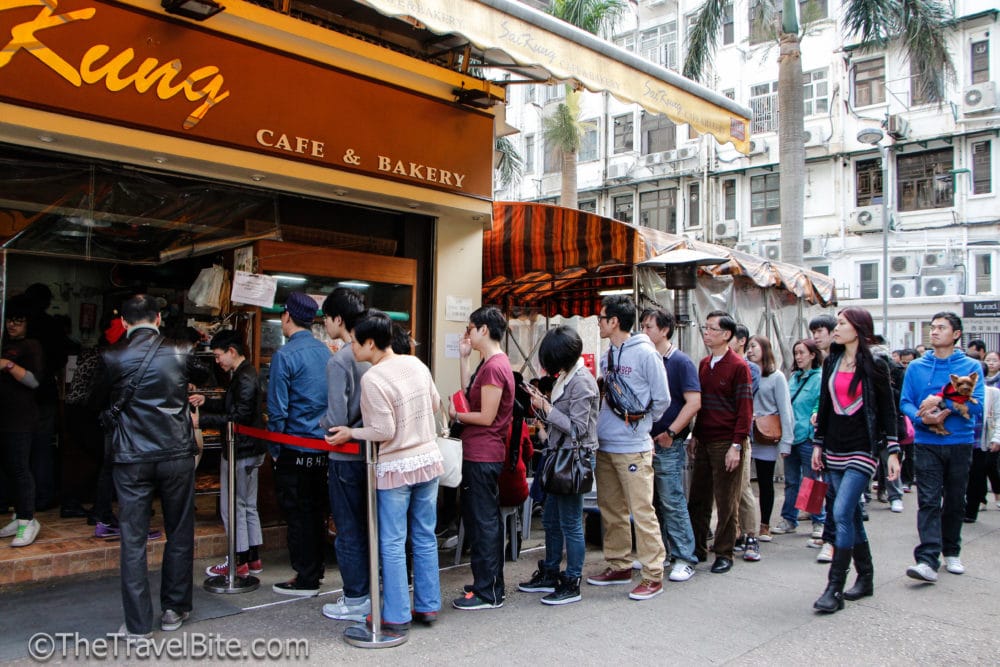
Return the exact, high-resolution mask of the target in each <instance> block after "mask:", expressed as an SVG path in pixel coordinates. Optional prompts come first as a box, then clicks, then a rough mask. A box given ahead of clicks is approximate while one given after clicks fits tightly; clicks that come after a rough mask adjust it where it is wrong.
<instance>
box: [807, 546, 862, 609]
mask: <svg viewBox="0 0 1000 667" xmlns="http://www.w3.org/2000/svg"><path fill="white" fill-rule="evenodd" d="M852 552H853V549H840V548H838V549H836V550H835V551H834V552H833V562H832V563H830V574H829V575H828V576H827V584H826V590H825V591H823V595H821V596H820V598H819V599H818V600H816V602H814V603H813V609H815V610H817V611H822V612H824V613H827V614H832V613H833V612H835V611H839V610H840V609H843V608H844V584H845V583H847V568H848V567H850V565H851V554H852Z"/></svg>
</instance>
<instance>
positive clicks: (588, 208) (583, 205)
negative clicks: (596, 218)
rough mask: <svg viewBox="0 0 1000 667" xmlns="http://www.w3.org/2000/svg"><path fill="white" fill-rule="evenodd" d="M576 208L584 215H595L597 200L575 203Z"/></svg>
mask: <svg viewBox="0 0 1000 667" xmlns="http://www.w3.org/2000/svg"><path fill="white" fill-rule="evenodd" d="M576 207H577V208H578V209H580V210H581V211H583V212H584V213H597V200H596V199H584V200H583V201H580V202H577V205H576Z"/></svg>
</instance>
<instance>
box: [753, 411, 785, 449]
mask: <svg viewBox="0 0 1000 667" xmlns="http://www.w3.org/2000/svg"><path fill="white" fill-rule="evenodd" d="M753 441H754V442H756V443H757V444H759V445H776V444H778V443H779V442H781V415H759V416H757V417H754V418H753Z"/></svg>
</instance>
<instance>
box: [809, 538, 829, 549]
mask: <svg viewBox="0 0 1000 667" xmlns="http://www.w3.org/2000/svg"><path fill="white" fill-rule="evenodd" d="M824 544H826V542H824V541H823V538H822V537H810V538H809V540H807V541H806V546H807V547H808V548H810V549H822V548H823V545H824Z"/></svg>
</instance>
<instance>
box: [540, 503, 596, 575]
mask: <svg viewBox="0 0 1000 667" xmlns="http://www.w3.org/2000/svg"><path fill="white" fill-rule="evenodd" d="M542 526H544V527H545V569H546V570H548V571H549V572H558V571H559V564H560V563H562V555H563V545H565V547H566V576H567V577H570V578H575V577H580V576H581V575H582V574H583V558H584V556H585V555H586V552H587V545H586V544H585V543H584V541H583V494H582V493H574V494H567V495H563V494H561V493H550V494H548V495H546V496H545V506H544V509H543V512H542Z"/></svg>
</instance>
